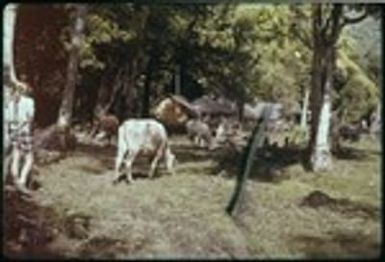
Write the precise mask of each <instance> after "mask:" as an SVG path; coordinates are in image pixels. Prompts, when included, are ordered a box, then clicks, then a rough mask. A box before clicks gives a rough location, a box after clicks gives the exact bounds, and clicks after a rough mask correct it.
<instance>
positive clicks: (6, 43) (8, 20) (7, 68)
mask: <svg viewBox="0 0 385 262" xmlns="http://www.w3.org/2000/svg"><path fill="white" fill-rule="evenodd" d="M17 8H18V6H17V4H12V3H10V4H8V5H7V6H6V7H5V8H4V11H3V14H4V17H3V19H4V20H3V30H4V31H3V70H4V71H3V77H4V76H6V79H4V82H5V84H12V83H13V84H17V83H20V81H19V80H18V78H17V74H16V72H15V61H14V46H13V44H14V39H15V35H14V34H15V24H16V16H17Z"/></svg>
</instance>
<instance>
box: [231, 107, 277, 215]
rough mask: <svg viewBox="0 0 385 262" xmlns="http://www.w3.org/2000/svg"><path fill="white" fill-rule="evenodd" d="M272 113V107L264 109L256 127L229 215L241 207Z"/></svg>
mask: <svg viewBox="0 0 385 262" xmlns="http://www.w3.org/2000/svg"><path fill="white" fill-rule="evenodd" d="M271 112H272V107H271V106H269V105H267V106H265V107H264V109H263V114H262V116H263V117H262V119H261V121H260V122H259V123H258V124H257V125H256V126H255V128H254V131H253V133H252V135H251V137H250V140H249V143H248V145H247V147H246V149H245V150H244V153H243V157H242V161H241V167H240V169H239V173H238V176H237V183H236V185H235V189H234V193H233V195H232V197H231V199H230V202H229V204H228V205H227V208H226V212H227V213H228V214H229V215H231V216H232V215H233V214H234V211H235V210H236V209H237V207H238V206H239V203H240V200H241V199H242V196H243V193H244V191H245V187H246V180H247V178H248V177H249V174H250V172H251V168H252V166H253V163H254V157H255V155H256V151H257V149H258V148H261V147H262V146H263V143H264V141H265V137H266V132H265V130H266V126H267V121H268V119H269V118H270V115H271Z"/></svg>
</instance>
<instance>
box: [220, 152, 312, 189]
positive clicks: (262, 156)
mask: <svg viewBox="0 0 385 262" xmlns="http://www.w3.org/2000/svg"><path fill="white" fill-rule="evenodd" d="M244 153H245V152H244V151H242V152H236V151H231V150H228V151H227V152H226V151H222V154H218V155H217V156H216V160H217V162H218V164H217V167H216V170H217V171H218V172H219V170H223V169H224V170H226V173H227V174H231V175H229V176H228V177H231V178H232V177H233V176H236V175H238V173H239V172H240V170H241V166H240V165H241V163H242V161H241V159H242V154H244ZM305 153H306V152H305V150H304V149H302V148H299V147H294V146H292V147H265V148H260V149H258V150H257V154H256V156H255V158H254V163H253V167H252V172H251V173H250V175H249V178H250V179H254V180H258V181H261V182H279V181H281V180H283V179H285V177H284V176H283V174H282V172H281V171H282V170H283V169H284V168H286V167H288V166H291V165H295V164H298V163H301V164H302V165H303V164H304V162H305V155H306V154H305Z"/></svg>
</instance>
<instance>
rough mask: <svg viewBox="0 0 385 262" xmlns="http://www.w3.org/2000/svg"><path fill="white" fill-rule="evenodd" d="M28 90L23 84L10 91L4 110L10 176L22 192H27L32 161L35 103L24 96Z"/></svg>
mask: <svg viewBox="0 0 385 262" xmlns="http://www.w3.org/2000/svg"><path fill="white" fill-rule="evenodd" d="M28 89H29V86H28V85H27V84H25V83H23V84H19V85H16V87H15V88H14V89H13V90H12V91H11V97H10V101H9V102H8V107H7V110H6V118H7V120H8V125H7V128H8V130H7V131H8V137H9V140H10V146H11V175H12V177H13V180H14V182H15V184H16V186H17V187H18V188H19V189H20V190H24V191H26V190H27V189H26V183H27V179H28V175H29V173H30V172H31V169H32V165H33V160H34V159H33V140H32V121H33V117H34V114H35V102H34V100H33V99H32V98H30V97H27V96H26V95H25V93H26V92H27V91H28ZM21 163H22V165H21ZM20 166H21V170H20Z"/></svg>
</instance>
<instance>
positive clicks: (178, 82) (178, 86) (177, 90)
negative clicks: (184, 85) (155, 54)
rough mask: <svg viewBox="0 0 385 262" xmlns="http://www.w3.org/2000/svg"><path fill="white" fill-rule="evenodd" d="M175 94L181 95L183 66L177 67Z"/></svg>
mask: <svg viewBox="0 0 385 262" xmlns="http://www.w3.org/2000/svg"><path fill="white" fill-rule="evenodd" d="M174 94H175V95H181V66H180V65H179V64H178V65H176V66H175V73H174Z"/></svg>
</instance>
